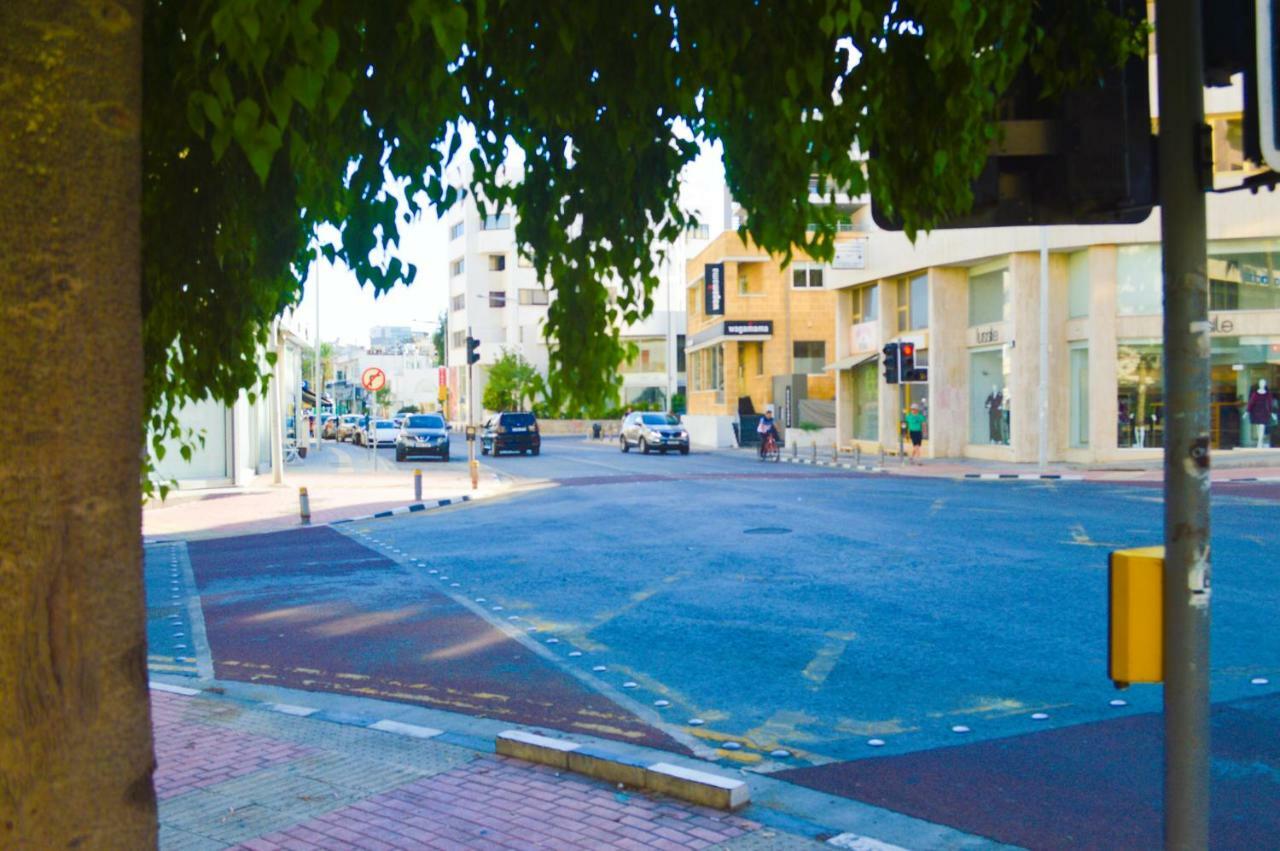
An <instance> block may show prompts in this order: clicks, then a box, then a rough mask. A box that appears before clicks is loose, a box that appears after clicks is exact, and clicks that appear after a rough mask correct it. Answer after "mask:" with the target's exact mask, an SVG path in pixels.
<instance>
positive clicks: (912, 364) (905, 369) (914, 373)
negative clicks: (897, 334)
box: [898, 343, 929, 384]
mask: <svg viewBox="0 0 1280 851" xmlns="http://www.w3.org/2000/svg"><path fill="white" fill-rule="evenodd" d="M898 377H899V379H900V380H901V381H902V382H903V383H904V384H906V383H915V382H921V381H928V380H929V370H928V369H926V368H925V367H918V368H917V367H916V344H915V343H899V344H898Z"/></svg>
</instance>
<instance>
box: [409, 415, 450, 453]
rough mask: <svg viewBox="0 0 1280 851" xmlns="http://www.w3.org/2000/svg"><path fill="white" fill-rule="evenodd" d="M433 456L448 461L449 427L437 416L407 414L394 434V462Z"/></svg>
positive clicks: (442, 418)
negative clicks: (420, 456)
mask: <svg viewBox="0 0 1280 851" xmlns="http://www.w3.org/2000/svg"><path fill="white" fill-rule="evenodd" d="M413 455H435V456H436V457H438V458H439V459H440V460H442V461H448V460H449V425H448V423H446V422H445V421H444V417H442V416H440V415H439V414H408V415H406V416H405V418H404V424H403V425H401V426H400V431H399V432H398V433H397V434H396V460H397V461H404V460H405V459H407V458H409V457H411V456H413Z"/></svg>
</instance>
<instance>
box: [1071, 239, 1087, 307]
mask: <svg viewBox="0 0 1280 851" xmlns="http://www.w3.org/2000/svg"><path fill="white" fill-rule="evenodd" d="M1088 315H1089V252H1087V251H1073V252H1072V253H1071V254H1069V255H1067V316H1068V317H1069V318H1071V319H1079V318H1081V317H1084V316H1088Z"/></svg>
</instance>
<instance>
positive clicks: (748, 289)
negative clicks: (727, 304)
mask: <svg viewBox="0 0 1280 851" xmlns="http://www.w3.org/2000/svg"><path fill="white" fill-rule="evenodd" d="M753 271H754V273H755V274H752V272H753ZM737 273H738V295H762V294H763V293H764V269H763V268H762V267H761V266H758V265H754V264H753V265H750V266H738V267H737Z"/></svg>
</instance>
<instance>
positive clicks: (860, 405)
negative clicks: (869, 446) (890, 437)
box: [852, 361, 880, 440]
mask: <svg viewBox="0 0 1280 851" xmlns="http://www.w3.org/2000/svg"><path fill="white" fill-rule="evenodd" d="M852 377H853V436H854V437H855V438H856V439H858V440H879V439H880V363H879V362H878V361H871V362H870V363H864V364H863V365H862V366H859V367H856V368H854V370H853V373H852Z"/></svg>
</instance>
